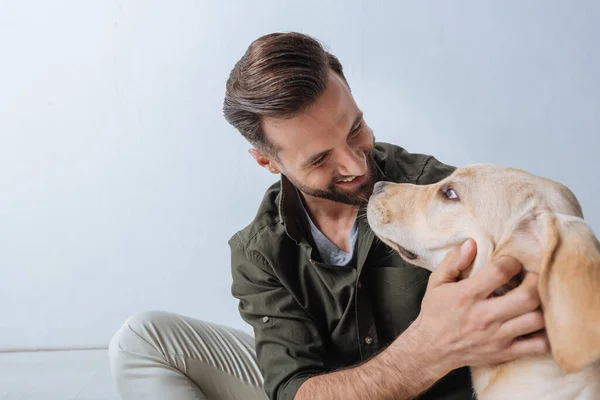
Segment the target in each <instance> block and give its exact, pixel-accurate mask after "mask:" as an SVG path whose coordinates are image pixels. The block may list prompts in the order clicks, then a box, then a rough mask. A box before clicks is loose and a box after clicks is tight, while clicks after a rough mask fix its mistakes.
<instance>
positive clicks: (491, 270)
mask: <svg viewBox="0 0 600 400" xmlns="http://www.w3.org/2000/svg"><path fill="white" fill-rule="evenodd" d="M474 255H475V244H474V242H472V241H467V242H466V244H465V245H463V246H462V247H461V249H460V250H459V249H455V250H453V251H451V252H449V254H448V255H447V256H446V258H445V259H444V261H443V262H442V264H441V265H440V266H439V268H438V269H437V270H436V271H435V272H434V273H433V274H432V275H431V277H430V281H429V284H428V286H427V292H426V293H425V297H424V299H423V304H422V309H421V313H420V314H419V317H418V318H417V320H416V321H415V322H414V323H413V324H412V325H411V326H410V327H409V328H408V329H407V330H406V331H405V332H404V333H403V334H402V335H400V336H399V337H398V338H397V339H396V340H395V341H394V342H393V343H392V344H391V345H390V346H389V347H388V348H387V349H385V350H384V351H383V352H381V353H380V354H379V355H377V356H375V357H374V358H372V359H371V360H369V361H367V362H366V363H364V364H362V365H360V366H357V367H354V368H350V369H347V370H340V371H336V372H332V373H328V374H324V375H319V376H315V377H312V378H310V379H308V380H307V381H305V382H304V384H302V386H300V389H299V390H298V392H297V394H296V397H294V400H309V399H310V400H313V399H316V400H318V399H359V398H360V399H364V398H368V399H369V400H383V399H411V398H413V397H416V396H417V395H419V394H420V393H422V392H423V391H425V390H426V389H428V388H429V387H430V386H432V385H433V384H434V383H435V382H436V381H437V380H439V379H441V378H442V377H443V376H445V375H446V374H447V373H449V372H450V371H452V370H453V369H456V368H460V367H463V366H467V365H469V366H480V365H493V364H498V363H502V362H506V361H509V360H513V359H516V358H519V357H523V356H526V355H536V354H544V353H547V352H548V342H547V339H546V338H545V336H544V335H536V336H534V337H531V338H528V339H517V338H518V337H520V336H522V335H526V334H529V333H531V332H535V331H538V330H540V329H542V328H543V318H542V317H541V313H540V312H539V310H538V311H536V309H537V308H538V306H539V297H538V296H537V284H536V280H535V278H533V276H528V277H526V279H525V281H524V283H523V284H522V285H521V286H519V287H518V288H517V289H515V290H513V291H512V292H510V293H508V294H507V295H505V296H503V297H501V298H495V299H492V298H490V294H491V293H492V292H493V291H494V290H495V289H496V288H498V287H499V286H502V285H503V284H504V283H506V282H508V281H509V280H510V279H511V278H512V277H513V276H514V275H516V274H517V273H518V272H519V271H520V269H521V266H520V264H518V262H516V260H514V259H505V260H502V262H500V263H497V264H492V265H490V266H488V267H486V268H484V269H483V270H482V271H480V272H479V273H478V274H476V275H475V276H474V277H473V278H469V279H466V280H463V281H461V282H457V279H458V276H459V274H460V271H461V270H462V269H464V268H466V267H467V266H468V265H470V264H471V261H472V260H473V258H474Z"/></svg>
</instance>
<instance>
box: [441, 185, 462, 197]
mask: <svg viewBox="0 0 600 400" xmlns="http://www.w3.org/2000/svg"><path fill="white" fill-rule="evenodd" d="M442 193H444V196H446V198H447V199H448V200H458V195H457V194H456V191H455V190H454V189H452V188H451V187H447V188H445V189H444V190H443V191H442Z"/></svg>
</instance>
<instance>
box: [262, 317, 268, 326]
mask: <svg viewBox="0 0 600 400" xmlns="http://www.w3.org/2000/svg"><path fill="white" fill-rule="evenodd" d="M262 322H263V324H266V323H267V322H269V317H266V316H265V317H263V318H262Z"/></svg>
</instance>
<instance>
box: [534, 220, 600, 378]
mask: <svg viewBox="0 0 600 400" xmlns="http://www.w3.org/2000/svg"><path fill="white" fill-rule="evenodd" d="M540 218H541V221H540V222H542V223H541V224H539V225H538V226H539V227H540V228H542V227H543V228H542V229H541V232H540V231H539V230H538V232H539V233H541V234H542V237H541V238H540V239H541V240H540V242H541V243H542V244H543V247H542V248H543V257H542V261H541V266H540V269H539V275H540V279H539V290H540V297H541V300H542V308H543V312H544V319H545V322H546V332H547V334H548V339H549V341H550V347H551V348H552V354H553V356H554V359H555V360H556V362H557V363H558V365H559V366H560V368H561V369H562V370H563V371H565V372H567V373H571V372H577V371H579V370H581V369H583V368H584V367H586V366H587V365H589V364H590V363H592V362H594V361H596V360H598V359H600V243H599V242H598V239H597V238H596V237H595V236H594V233H593V232H592V230H591V229H590V228H589V226H588V225H587V224H586V223H585V222H584V220H583V219H582V218H578V217H571V216H567V215H562V214H550V213H548V214H542V215H541V217H540Z"/></svg>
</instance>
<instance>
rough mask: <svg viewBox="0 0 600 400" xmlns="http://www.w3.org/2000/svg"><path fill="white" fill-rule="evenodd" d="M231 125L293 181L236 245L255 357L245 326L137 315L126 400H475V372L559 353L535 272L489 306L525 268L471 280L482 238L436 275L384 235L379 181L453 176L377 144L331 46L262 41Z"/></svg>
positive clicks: (126, 354)
mask: <svg viewBox="0 0 600 400" xmlns="http://www.w3.org/2000/svg"><path fill="white" fill-rule="evenodd" d="M224 114H225V118H226V119H227V120H228V121H229V122H230V123H231V124H232V125H233V126H234V127H235V128H237V129H238V130H239V131H240V132H241V133H242V135H243V136H244V137H245V138H246V139H247V140H248V141H249V142H250V143H251V144H252V146H253V148H252V149H251V150H250V154H251V155H252V157H254V159H255V160H256V162H257V163H258V164H259V165H260V166H262V167H264V168H266V169H267V170H269V171H270V172H272V173H274V174H281V181H280V182H278V183H276V184H275V185H273V186H272V187H271V188H270V189H269V190H268V191H267V193H266V195H265V197H264V199H263V201H262V203H261V205H260V206H259V209H258V213H257V215H256V217H255V219H254V221H253V222H252V223H251V224H250V225H249V226H247V227H246V228H245V229H243V230H241V231H239V232H238V233H236V234H235V235H234V236H233V237H232V238H231V240H230V246H231V254H232V256H231V262H232V276H233V285H232V292H233V295H234V296H235V297H236V298H238V299H239V311H240V313H241V316H242V317H243V319H244V320H245V321H246V322H248V323H249V324H250V325H252V327H253V328H254V333H255V348H256V353H255V352H254V346H253V341H252V339H251V338H249V337H247V336H246V335H244V334H243V333H241V332H238V331H235V330H231V329H227V328H225V327H221V326H216V325H214V324H207V323H204V322H202V321H198V320H193V319H191V318H187V317H182V316H178V315H173V314H167V313H160V312H153V313H142V314H138V315H136V316H133V317H131V318H130V319H129V320H128V321H127V322H126V323H125V325H124V326H123V327H122V328H121V330H120V331H119V332H118V333H117V334H116V335H115V337H114V338H113V340H112V342H111V346H110V354H111V367H112V370H113V374H114V376H115V381H116V383H117V387H118V389H119V392H120V393H121V395H122V396H123V398H125V399H141V398H151V399H158V398H173V399H175V398H177V399H244V400H247V399H264V398H265V393H266V396H268V398H270V399H278V400H283V399H286V400H287V399H296V400H305V399H311V400H313V399H363V398H368V399H370V400H378V399H410V398H416V397H419V396H421V397H420V398H427V399H448V400H455V399H456V400H459V399H460V400H462V399H465V400H466V399H471V398H472V395H473V393H472V390H471V381H470V375H469V371H468V369H467V366H471V365H473V366H475V365H476V366H479V365H490V364H497V363H501V362H504V361H507V360H512V359H515V358H518V357H522V356H526V355H536V354H542V353H545V352H547V351H548V344H547V341H546V338H545V336H544V335H543V334H540V333H539V331H541V330H542V329H543V319H542V317H541V313H540V311H539V310H538V307H539V298H538V297H537V290H536V279H535V277H534V276H526V278H525V280H524V281H523V283H522V284H521V285H520V286H519V287H518V288H516V289H515V290H513V291H512V292H510V293H508V294H507V295H505V296H503V297H500V298H493V297H492V296H490V295H491V293H492V292H493V291H494V289H496V288H497V287H499V286H501V285H503V284H505V283H507V282H508V281H509V280H510V279H511V278H512V277H513V276H514V275H516V274H517V273H519V272H520V270H521V268H522V267H521V265H520V264H519V263H518V262H517V261H516V260H514V259H508V258H507V259H504V260H502V261H501V262H499V263H498V264H495V265H490V266H489V268H485V269H483V270H482V271H481V272H479V273H478V274H476V275H475V276H474V277H472V278H469V279H465V280H462V281H460V282H458V281H457V280H458V276H459V274H460V271H461V270H462V269H464V268H466V267H467V266H468V265H469V264H470V263H471V261H472V260H473V258H474V256H475V252H476V249H475V243H474V242H473V241H471V240H469V241H466V242H465V243H464V244H463V245H462V246H461V248H460V249H455V250H453V251H451V252H449V254H448V256H447V257H446V259H445V260H444V261H443V262H442V264H441V265H440V266H439V268H438V270H437V271H436V272H434V273H433V274H431V275H430V274H429V272H427V271H425V270H423V269H420V268H416V267H414V266H411V265H409V264H407V263H406V262H404V261H403V260H402V259H401V258H400V257H399V255H397V254H395V253H393V252H391V251H390V249H389V248H387V247H386V245H385V244H383V243H382V242H380V241H378V240H377V239H376V238H375V237H374V235H373V233H372V231H371V230H370V229H369V227H368V225H367V223H366V220H365V218H361V212H363V211H364V206H365V204H366V202H367V200H368V198H369V196H370V194H371V193H372V190H373V185H374V183H375V182H376V181H377V180H388V181H395V182H409V183H413V184H428V183H432V182H435V181H438V180H441V179H443V178H444V177H445V176H447V175H449V174H450V173H451V172H452V170H453V168H452V167H450V166H447V165H444V164H442V163H440V162H439V161H437V160H436V159H435V158H433V157H431V156H425V155H420V154H410V153H408V152H406V151H405V150H403V149H402V148H400V147H396V146H393V145H390V144H384V143H376V142H375V138H374V136H373V133H372V131H371V129H370V128H369V126H368V125H367V123H366V122H365V119H364V118H363V115H362V113H361V111H360V109H359V108H358V106H357V105H356V103H355V101H354V99H353V97H352V94H351V91H350V87H349V85H348V82H347V81H346V79H345V77H344V74H343V69H342V66H341V64H340V63H339V61H338V60H337V58H335V57H334V56H333V55H331V54H329V53H328V52H326V51H325V50H324V49H323V48H322V47H321V45H320V44H319V43H318V42H317V41H316V40H314V39H312V38H310V37H308V36H305V35H301V34H297V33H288V34H270V35H266V36H263V37H261V38H259V39H257V40H256V41H254V42H253V43H252V44H251V45H250V47H249V48H248V50H247V52H246V53H245V54H244V56H243V57H242V58H241V59H240V61H239V62H238V63H237V64H236V65H235V67H234V69H233V70H232V71H231V74H230V77H229V80H228V82H227V89H226V95H225V103H224ZM536 332H537V333H536ZM532 333H535V334H533V335H532ZM259 370H260V371H259ZM261 375H262V376H261ZM262 377H264V384H263V381H262ZM263 388H264V392H263Z"/></svg>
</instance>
